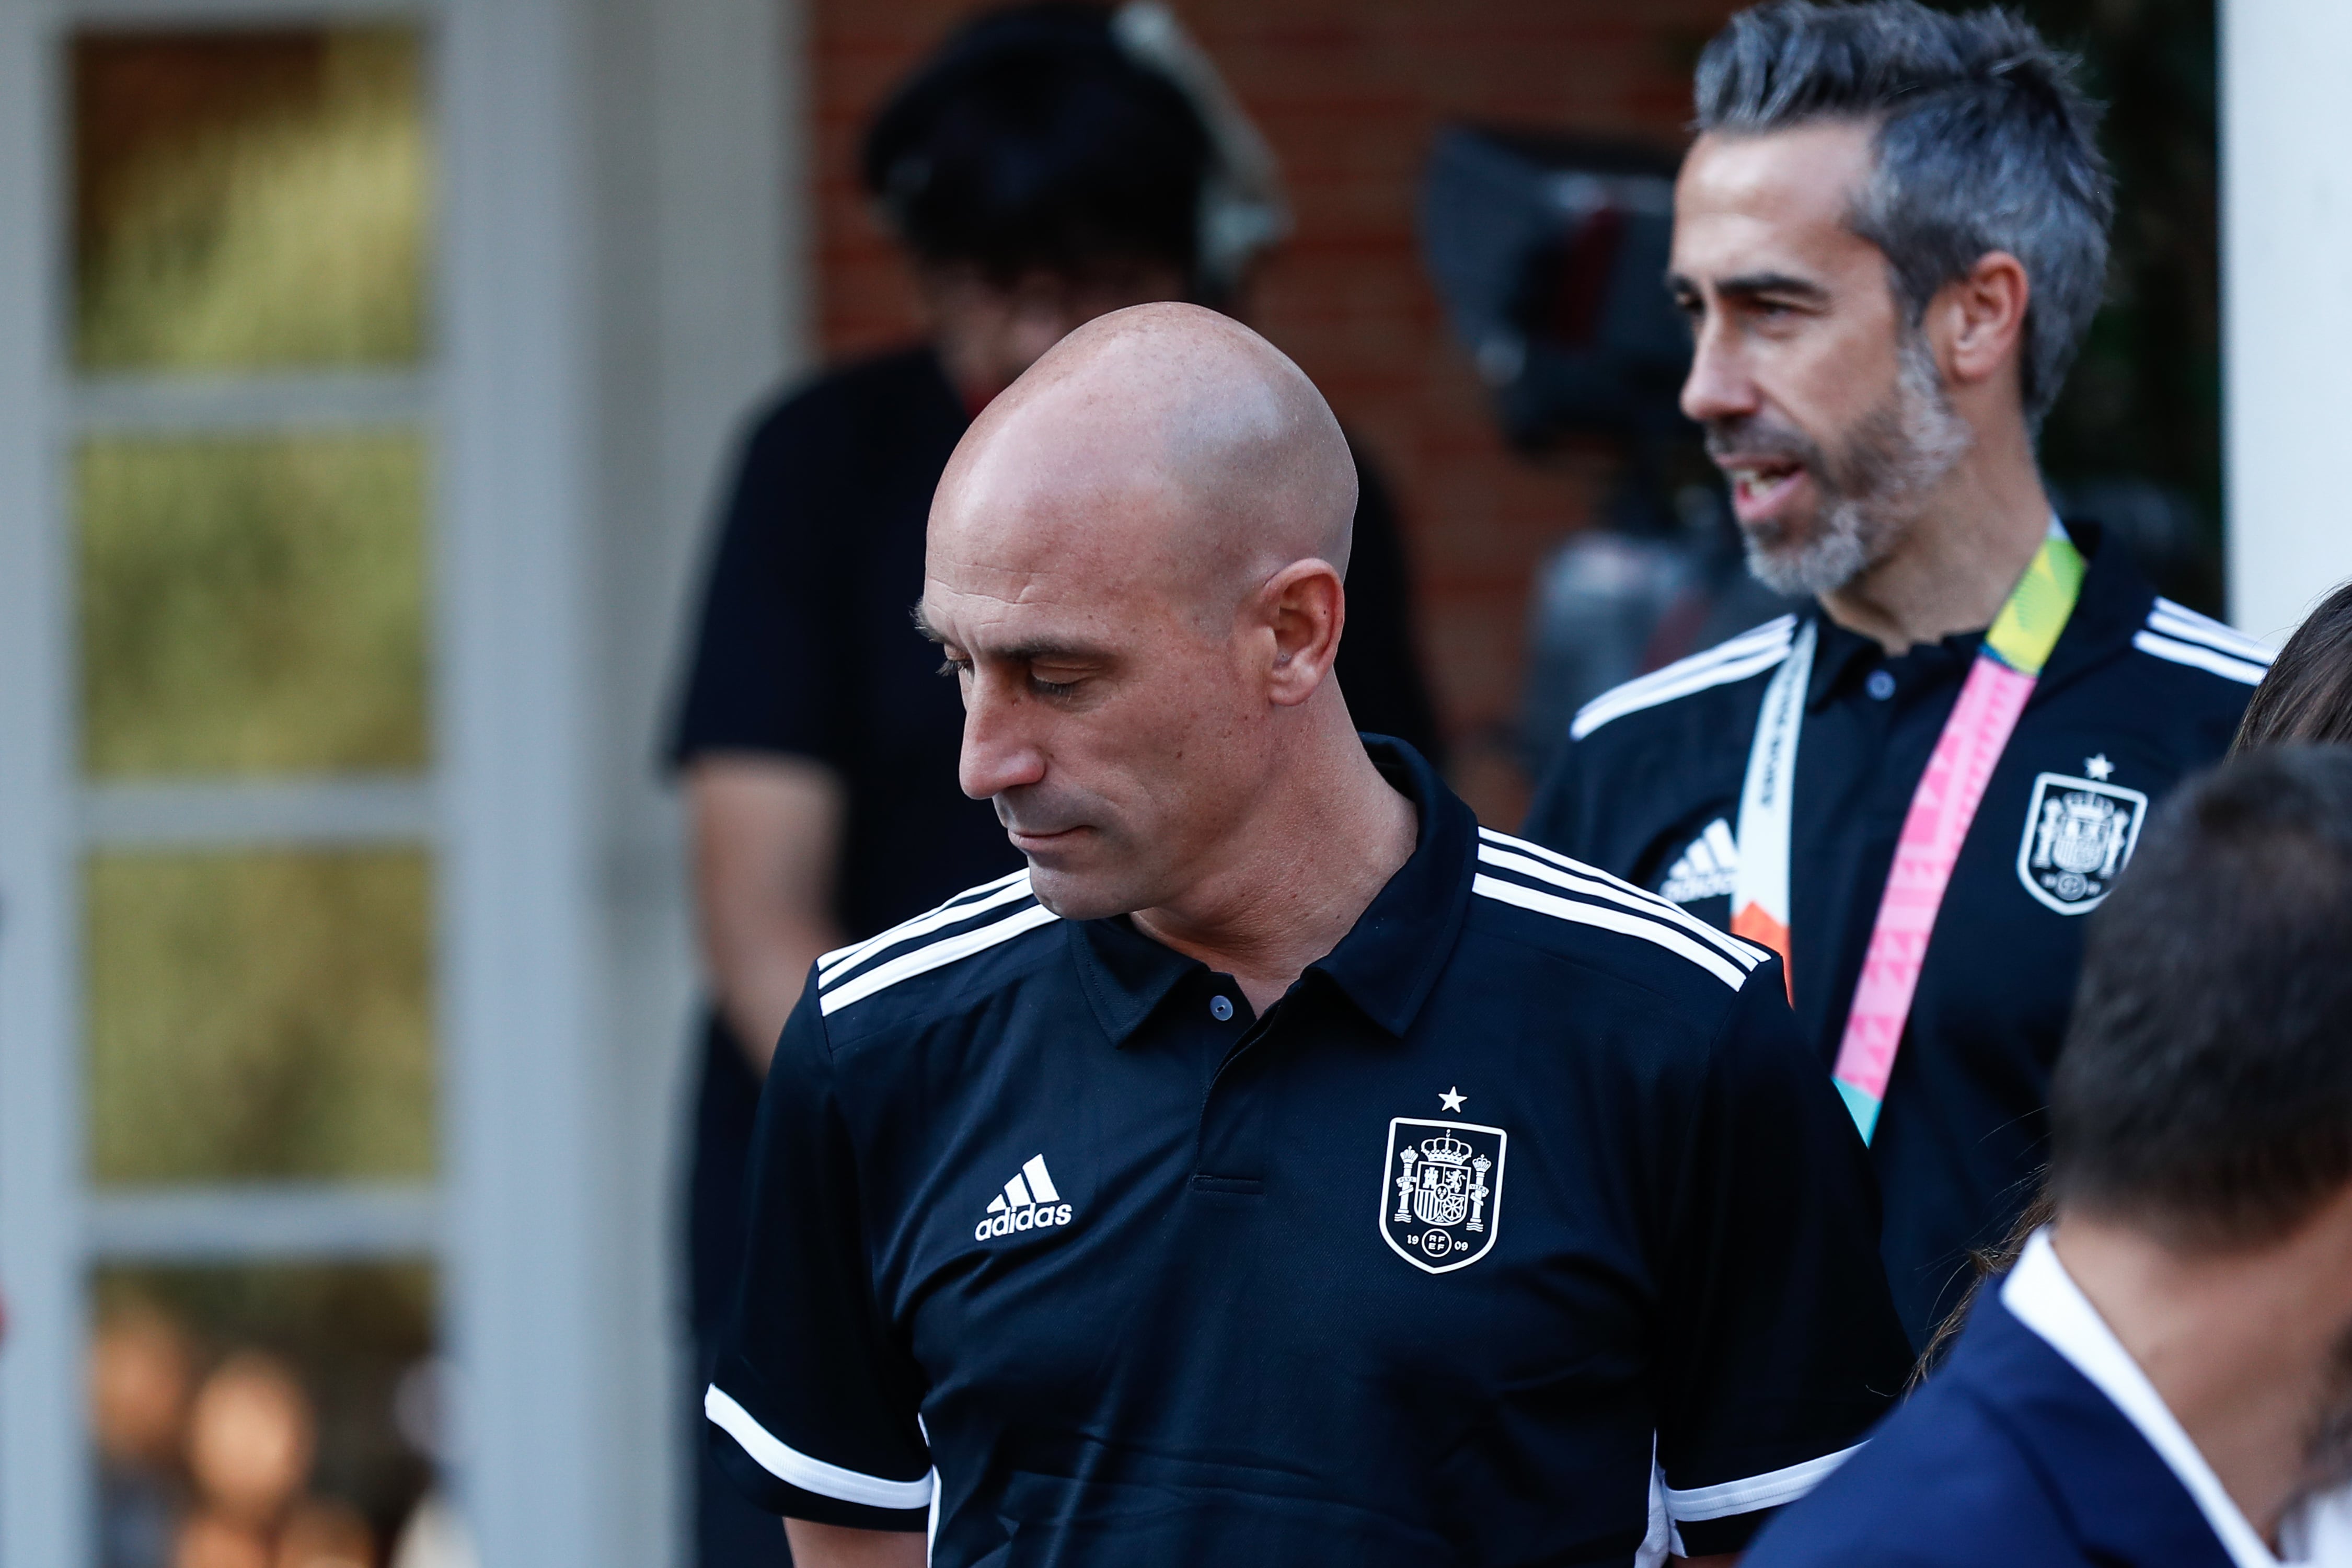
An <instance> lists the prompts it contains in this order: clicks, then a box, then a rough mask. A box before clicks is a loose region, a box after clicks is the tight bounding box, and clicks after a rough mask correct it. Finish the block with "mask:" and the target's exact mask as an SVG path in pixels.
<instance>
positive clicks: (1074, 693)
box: [919, 305, 1386, 918]
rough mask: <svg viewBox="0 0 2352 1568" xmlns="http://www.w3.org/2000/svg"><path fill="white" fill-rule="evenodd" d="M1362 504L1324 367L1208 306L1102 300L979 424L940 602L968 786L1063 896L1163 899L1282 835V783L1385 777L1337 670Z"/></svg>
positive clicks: (1054, 900) (934, 618)
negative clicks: (956, 686) (1321, 385)
mask: <svg viewBox="0 0 2352 1568" xmlns="http://www.w3.org/2000/svg"><path fill="white" fill-rule="evenodd" d="M1355 511H1356V467H1355V461H1354V459H1353V458H1351V457H1350V456H1349V452H1348V444H1347V442H1346V441H1345V440H1344V439H1342V438H1341V437H1340V435H1339V424H1338V422H1337V421H1335V420H1334V419H1333V418H1332V417H1331V410H1330V409H1329V408H1328V407H1327V406H1326V405H1324V402H1323V398H1322V396H1321V395H1320V394H1318V392H1317V391H1316V390H1315V387H1314V385H1313V384H1312V383H1310V382H1308V381H1307V377H1306V376H1305V375H1304V374H1300V372H1299V369H1298V367H1297V365H1295V364H1293V363H1290V362H1289V361H1288V360H1287V359H1285V358H1284V357H1283V356H1282V355H1281V354H1279V353H1276V352H1275V350H1274V349H1273V347H1272V346H1271V345H1269V344H1268V343H1267V342H1265V339H1263V338H1261V337H1259V336H1258V335H1257V334H1256V333H1255V332H1253V331H1250V330H1249V329H1247V328H1246V327H1243V326H1241V325H1239V324H1237V323H1235V322H1234V321H1228V320H1227V319H1226V318H1224V317H1223V316H1220V315H1217V314H1215V313H1214V312H1213V311H1209V310H1199V309H1196V308H1195V307H1192V306H1190V305H1141V306H1138V307H1137V308H1135V309H1134V310H1120V311H1118V312H1116V313H1115V314H1112V315H1108V316H1103V317H1098V318H1097V319H1096V320H1095V321H1091V322H1089V323H1087V325H1086V326H1083V327H1080V328H1079V329H1078V330H1077V331H1075V332H1072V333H1071V334H1070V335H1069V336H1068V337H1066V338H1065V339H1063V340H1062V342H1060V344H1059V345H1057V346H1056V347H1055V349H1054V350H1053V352H1052V353H1048V354H1046V355H1045V358H1043V359H1041V360H1039V361H1038V362H1037V363H1036V364H1034V366H1032V367H1031V368H1030V370H1029V372H1028V374H1025V375H1024V376H1023V377H1022V378H1021V379H1020V380H1019V381H1018V382H1015V383H1014V384H1013V386H1012V388H1011V389H1010V390H1009V391H1007V392H1006V393H1005V394H1004V395H1003V396H1001V397H999V398H998V399H997V400H996V401H995V402H994V403H992V404H991V405H989V407H988V410H987V412H986V413H984V414H982V416H980V418H979V419H978V420H976V421H975V422H974V423H973V425H972V427H971V430H970V431H969V432H967V433H966V434H965V436H964V438H963V442H962V444H961V446H959V447H957V448H956V453H955V457H954V458H953V459H952V460H951V461H950V463H949V464H948V470H947V473H946V475H945V477H944V478H942V479H940V489H939V494H938V496H937V497H936V498H935V499H934V500H933V501H932V503H931V522H930V531H929V536H928V538H927V540H926V542H925V552H924V563H923V603H922V606H921V609H920V611H919V618H920V623H921V626H922V628H923V630H924V631H925V632H926V633H927V634H928V635H929V637H931V638H932V639H933V640H934V641H936V642H937V643H938V644H939V645H940V648H941V650H942V651H943V652H944V653H945V654H946V655H947V667H948V668H949V669H950V670H952V671H953V672H954V673H955V675H956V677H957V679H958V680H959V682H960V683H961V689H962V692H963V701H964V732H963V748H962V751H961V756H960V759H959V762H958V773H959V780H960V782H961V784H962V785H963V789H964V793H965V794H967V795H972V796H974V797H976V798H979V797H985V798H988V799H991V800H993V801H994V802H995V804H996V811H997V816H998V817H999V818H1000V819H1001V820H1003V823H1004V826H1005V828H1006V831H1007V832H1008V833H1009V834H1010V835H1011V837H1012V839H1013V844H1014V846H1015V847H1018V848H1019V849H1020V850H1021V852H1022V853H1023V854H1024V855H1026V856H1027V857H1028V858H1029V876H1030V886H1031V887H1032V889H1034V890H1035V891H1036V893H1037V896H1038V897H1039V898H1040V899H1042V900H1045V902H1046V904H1047V906H1048V907H1049V908H1051V909H1053V910H1056V911H1057V912H1059V913H1062V914H1065V915H1072V916H1073V917H1083V918H1092V917H1093V916H1097V915H1102V914H1113V913H1118V912H1122V911H1126V910H1141V909H1145V908H1148V907H1158V906H1160V905H1161V904H1163V903H1165V902H1166V901H1167V900H1169V899H1170V898H1171V897H1174V896H1176V893H1175V890H1176V889H1182V888H1184V887H1187V886H1197V885H1199V884H1200V881H1201V879H1202V878H1204V877H1208V878H1211V879H1213V878H1214V875H1215V872H1214V868H1216V867H1218V866H1220V865H1224V864H1227V863H1229V862H1230V861H1231V860H1232V858H1234V856H1235V855H1236V854H1240V853H1243V852H1244V847H1246V846H1248V845H1250V844H1253V843H1263V842H1287V841H1288V839H1287V838H1286V835H1287V834H1290V833H1293V832H1295V830H1296V826H1297V824H1296V821H1295V820H1294V819H1293V817H1292V816H1284V814H1283V812H1282V811H1281V810H1279V809H1277V805H1276V803H1279V802H1283V801H1290V802H1293V803H1296V802H1298V801H1301V800H1315V799H1321V798H1327V797H1328V796H1329V795H1331V792H1332V790H1333V788H1334V787H1335V786H1334V784H1333V781H1334V780H1335V779H1339V778H1343V777H1347V776H1350V774H1349V770H1350V769H1353V770H1355V771H1356V772H1357V773H1362V774H1364V775H1365V776H1368V777H1370V778H1371V779H1372V781H1373V787H1374V788H1376V789H1385V788H1386V786H1385V785H1384V784H1379V782H1378V775H1377V773H1372V772H1371V771H1370V763H1368V762H1366V760H1365V756H1364V750H1363V747H1362V745H1361V744H1360V742H1358V741H1357V739H1356V731H1355V725H1354V724H1353V722H1352V721H1350V720H1349V716H1348V707H1347V702H1346V700H1345V699H1344V698H1343V697H1342V696H1341V695H1340V692H1339V683H1338V682H1337V681H1336V680H1334V679H1331V668H1332V662H1333V660H1334V659H1335V658H1337V656H1338V653H1339V637H1340V632H1341V628H1342V626H1344V624H1345V621H1346V618H1347V610H1346V589H1345V587H1344V585H1343V584H1342V583H1341V581H1340V574H1341V573H1342V572H1343V571H1345V569H1346V567H1347V563H1348V542H1349V531H1350V530H1351V529H1352V527H1353V526H1354V521H1355ZM1359 782H1360V781H1359ZM1277 818H1279V819H1280V820H1281V821H1282V822H1283V823H1286V824H1287V825H1288V826H1283V827H1281V828H1280V829H1279V830H1277V829H1276V828H1274V827H1269V826H1267V824H1269V823H1273V822H1275V821H1276V819H1277Z"/></svg>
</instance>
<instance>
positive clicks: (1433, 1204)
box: [1381, 1116, 1510, 1274]
mask: <svg viewBox="0 0 2352 1568" xmlns="http://www.w3.org/2000/svg"><path fill="white" fill-rule="evenodd" d="M1508 1142H1510V1135H1509V1134H1508V1133H1506V1132H1505V1131H1503V1130H1502V1129H1501V1128H1499V1127H1481V1126H1478V1125H1477V1124H1475V1122H1468V1121H1416V1120H1414V1119H1412V1118H1411V1117H1405V1116H1400V1117H1398V1118H1397V1119H1396V1120H1394V1121H1391V1122H1390V1123H1389V1144H1388V1157H1387V1158H1386V1159H1385V1160H1383V1161H1382V1162H1381V1240H1383V1241H1385V1242H1387V1243H1388V1244H1389V1247H1390V1248H1391V1250H1392V1251H1394V1252H1395V1253H1396V1255H1397V1256H1398V1257H1399V1258H1403V1259H1404V1260H1405V1261H1406V1262H1407V1263H1410V1264H1412V1266H1413V1267H1414V1268H1418V1269H1420V1270H1421V1271H1422V1272H1423V1273H1424V1274H1451V1273H1453V1272H1454V1270H1455V1269H1457V1268H1468V1267H1470V1265H1472V1264H1473V1263H1475V1262H1477V1261H1478V1259H1480V1258H1484V1257H1486V1253H1487V1251H1488V1249H1490V1248H1491V1247H1493V1246H1494V1245H1495V1232H1496V1227H1497V1226H1500V1225H1501V1224H1502V1218H1503V1149H1504V1146H1505V1145H1506V1144H1507V1143H1508Z"/></svg>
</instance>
